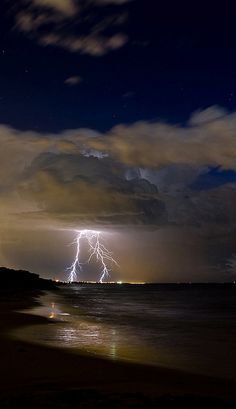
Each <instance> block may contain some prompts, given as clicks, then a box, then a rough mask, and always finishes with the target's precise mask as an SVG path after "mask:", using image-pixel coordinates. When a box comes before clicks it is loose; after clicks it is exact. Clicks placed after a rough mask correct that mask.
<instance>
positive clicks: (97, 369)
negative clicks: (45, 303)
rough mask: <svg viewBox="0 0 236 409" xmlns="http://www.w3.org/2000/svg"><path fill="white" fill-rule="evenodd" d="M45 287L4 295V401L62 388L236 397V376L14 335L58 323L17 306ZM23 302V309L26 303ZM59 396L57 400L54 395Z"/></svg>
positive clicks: (0, 393) (0, 337) (0, 339)
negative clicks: (107, 356) (107, 355)
mask: <svg viewBox="0 0 236 409" xmlns="http://www.w3.org/2000/svg"><path fill="white" fill-rule="evenodd" d="M38 295H40V292H34V293H28V295H25V297H24V296H23V298H22V296H20V295H19V298H18V299H16V301H8V300H7V298H8V297H6V299H5V301H4V300H3V299H2V298H1V312H0V359H1V369H0V371H1V376H0V403H1V400H2V399H6V398H7V397H9V394H10V396H11V399H14V398H17V397H19V396H21V397H22V396H28V395H29V394H30V395H32V396H33V397H35V396H38V394H39V392H40V394H42V393H43V394H45V393H46V394H49V395H50V394H51V395H50V396H51V397H52V396H54V398H56V396H57V394H58V393H60V392H61V391H64V392H65V393H66V391H67V392H69V391H71V390H77V391H78V390H80V391H81V390H93V391H96V393H102V394H106V395H107V394H108V395H110V394H119V395H122V396H123V395H125V394H141V395H142V396H146V397H147V398H149V399H159V398H160V397H163V396H172V397H175V398H177V397H181V396H187V395H192V396H193V395H194V396H198V397H204V398H206V397H211V398H217V399H224V400H226V401H236V383H235V382H234V381H229V380H224V379H219V378H213V377H208V376H203V375H196V374H190V373H187V372H184V371H180V370H174V369H167V368H163V367H154V366H147V365H141V364H136V363H129V362H123V361H115V362H114V361H111V360H107V359H105V358H100V357H95V356H91V355H85V354H84V355H83V353H82V354H79V353H76V354H74V353H73V351H68V350H65V349H59V348H53V347H48V346H42V345H38V344H37V345H36V344H31V343H30V342H29V343H28V342H25V341H19V340H16V339H13V338H11V337H10V336H9V335H8V332H10V331H11V330H13V329H16V328H18V327H23V326H27V325H37V324H42V323H45V324H47V323H48V325H52V322H51V321H50V320H49V319H47V318H44V317H40V316H35V315H30V314H24V313H20V312H16V311H15V310H16V309H17V310H19V309H23V308H31V307H32V306H34V305H37V300H36V299H35V297H37V296H38ZM22 307H23V308H22ZM54 398H53V399H54Z"/></svg>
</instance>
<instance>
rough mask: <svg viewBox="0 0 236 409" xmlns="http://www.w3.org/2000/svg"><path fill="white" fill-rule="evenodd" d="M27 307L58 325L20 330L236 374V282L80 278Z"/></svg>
mask: <svg viewBox="0 0 236 409" xmlns="http://www.w3.org/2000/svg"><path fill="white" fill-rule="evenodd" d="M39 302H40V304H39V305H38V306H36V307H35V308H33V309H32V310H27V311H24V312H25V313H30V314H35V315H42V316H46V317H48V318H49V319H50V320H51V325H49V324H43V325H41V324H40V325H34V326H28V327H25V328H23V329H18V330H17V331H15V333H14V336H15V337H17V338H20V339H24V340H27V341H28V342H34V343H39V344H43V345H50V346H53V347H56V348H61V347H62V348H68V349H71V350H73V352H78V353H84V354H89V355H94V356H100V357H105V358H107V359H111V360H120V361H129V362H136V363H141V364H147V365H155V366H162V367H167V368H174V369H181V370H184V371H187V372H191V373H199V374H204V375H213V376H217V377H220V378H225V379H234V380H236V285H234V284H228V285H219V284H218V285H217V284H202V285H201V284H149V285H130V284H120V285H119V284H74V285H65V286H63V287H61V288H60V290H58V292H56V293H50V292H48V293H45V294H43V295H42V296H41V297H40V299H39Z"/></svg>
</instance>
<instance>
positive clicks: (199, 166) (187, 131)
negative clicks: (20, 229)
mask: <svg viewBox="0 0 236 409" xmlns="http://www.w3.org/2000/svg"><path fill="white" fill-rule="evenodd" d="M213 110H216V109H215V108H212V112H213ZM213 113H214V112H213ZM194 115H196V114H194ZM198 115H200V113H199V114H198ZM201 115H202V118H203V117H204V118H206V113H204V112H202V113H201ZM192 118H193V117H192ZM195 120H196V119H195ZM198 123H199V124H196V125H192V123H191V122H190V123H189V124H187V125H186V126H185V127H181V126H177V125H176V126H174V125H168V124H163V123H148V122H140V123H136V124H133V125H130V126H125V125H120V126H116V127H115V128H113V129H111V131H109V132H108V133H106V134H101V133H99V132H95V131H92V130H89V129H78V130H71V131H65V132H63V133H61V134H59V135H51V134H49V135H46V134H45V135H41V134H38V133H34V132H31V131H29V132H20V131H17V130H14V129H11V128H8V127H6V126H1V127H0V140H1V151H0V177H1V182H0V196H1V208H2V212H1V213H2V217H3V219H4V220H6V218H7V217H8V216H7V215H9V213H11V214H14V222H15V220H16V218H17V217H18V219H19V220H20V219H21V218H22V219H24V220H26V215H28V216H27V217H30V218H35V219H38V218H40V220H42V218H43V219H44V220H46V219H47V220H51V221H52V222H53V223H58V224H59V225H60V224H61V225H64V226H65V225H66V224H70V225H73V226H75V225H76V224H78V223H83V224H84V225H86V224H87V223H89V224H91V225H96V224H97V225H123V226H125V225H127V226H128V225H129V226H131V225H132V226H135V225H136V226H138V225H143V226H144V225H153V226H160V225H163V224H168V223H171V224H175V225H181V224H183V225H194V226H200V225H201V224H203V225H204V224H206V225H208V224H209V223H211V224H212V225H213V224H214V223H217V224H218V226H226V228H227V229H228V228H234V226H235V225H236V219H235V217H234V205H233V203H235V194H236V189H235V185H234V184H233V183H231V184H230V185H229V184H228V185H226V186H223V187H218V188H215V189H211V190H209V191H208V190H206V191H198V190H193V189H191V185H192V184H193V182H194V180H196V179H197V178H198V176H199V175H200V174H202V173H203V172H204V171H206V169H207V168H208V166H212V165H214V166H221V167H224V168H229V169H236V163H235V155H236V136H235V135H236V129H235V125H236V115H235V114H234V113H232V114H224V115H221V116H220V117H219V115H213V116H212V113H211V115H210V117H209V115H208V117H207V120H205V119H204V121H202V119H201V120H200V121H199V120H198ZM159 186H160V188H159ZM226 197H227V200H226V201H225V198H226ZM22 214H23V216H22ZM17 215H18V216H17Z"/></svg>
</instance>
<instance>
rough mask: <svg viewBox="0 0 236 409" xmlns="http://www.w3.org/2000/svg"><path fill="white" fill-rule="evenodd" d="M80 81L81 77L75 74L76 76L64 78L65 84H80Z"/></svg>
mask: <svg viewBox="0 0 236 409" xmlns="http://www.w3.org/2000/svg"><path fill="white" fill-rule="evenodd" d="M82 81H83V78H82V77H80V76H79V75H77V76H73V77H69V78H67V79H66V80H65V84H66V85H69V86H74V85H78V84H80V83H81V82H82Z"/></svg>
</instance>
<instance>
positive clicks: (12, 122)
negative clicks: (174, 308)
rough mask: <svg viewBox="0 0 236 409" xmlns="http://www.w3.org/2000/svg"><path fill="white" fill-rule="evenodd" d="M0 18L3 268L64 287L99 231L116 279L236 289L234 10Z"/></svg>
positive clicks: (55, 8) (31, 8)
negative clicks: (79, 246) (82, 248)
mask: <svg viewBox="0 0 236 409" xmlns="http://www.w3.org/2000/svg"><path fill="white" fill-rule="evenodd" d="M1 3H2V4H1V10H0V11H1V13H0V124H1V125H0V141H1V150H0V196H1V197H0V233H1V234H0V238H1V242H0V245H1V247H0V264H2V265H6V266H8V267H13V268H26V269H29V270H31V271H35V272H39V273H40V274H42V275H43V276H45V277H48V276H49V277H59V278H61V279H64V278H65V269H66V267H67V266H68V265H70V264H71V259H72V258H73V254H74V250H75V249H74V248H73V246H68V244H69V243H70V242H71V241H73V239H74V236H75V230H79V229H84V228H94V229H95V228H96V229H99V230H102V231H104V237H105V239H106V243H108V245H109V248H112V250H113V251H114V254H115V255H116V258H117V259H118V260H119V265H120V267H119V268H116V267H115V268H114V271H113V276H112V278H113V279H114V280H118V279H119V280H123V281H126V280H127V281H129V280H135V281H161V282H170V281H232V280H234V279H235V271H236V262H235V260H236V258H234V253H236V212H235V203H236V172H235V171H236V112H235V111H236V53H235V38H236V26H235V22H234V13H233V12H232V10H230V9H227V8H225V10H224V9H222V7H221V8H220V7H219V9H217V6H216V5H215V6H214V13H213V11H212V8H209V9H207V7H206V5H204V7H201V5H200V3H199V4H198V7H197V4H196V5H195V6H193V4H189V7H186V5H185V6H181V3H179V2H177V4H176V5H174V6H173V5H170V4H167V3H166V5H160V3H159V4H157V3H158V2H157V1H156V0H155V1H154V0H149V1H148V2H145V1H144V0H133V1H132V0H130V1H129V0H18V1H17V2H15V1H13V0H12V1H11V0H5V1H2V2H1ZM97 268H98V266H96V264H94V265H92V266H91V265H90V267H89V268H88V269H87V271H86V276H84V277H82V278H84V279H85V278H87V279H96V277H97Z"/></svg>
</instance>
